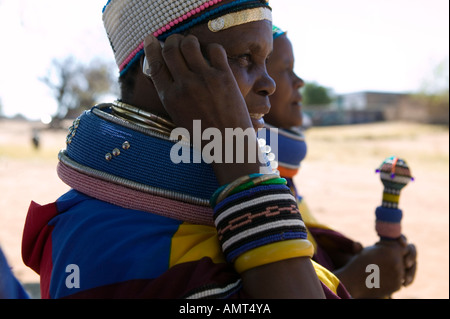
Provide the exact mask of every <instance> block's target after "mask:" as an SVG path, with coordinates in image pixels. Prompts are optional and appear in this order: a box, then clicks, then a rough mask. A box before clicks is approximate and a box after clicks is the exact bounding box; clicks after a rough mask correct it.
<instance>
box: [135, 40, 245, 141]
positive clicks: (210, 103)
mask: <svg viewBox="0 0 450 319" xmlns="http://www.w3.org/2000/svg"><path fill="white" fill-rule="evenodd" d="M144 45H145V55H146V57H145V58H146V59H147V63H148V64H147V65H148V70H144V72H145V73H146V75H147V76H148V77H149V78H150V79H151V80H152V82H153V84H154V86H155V88H156V90H157V92H158V94H159V98H160V100H161V102H162V103H163V105H164V107H165V109H166V111H167V113H168V114H169V116H170V117H171V119H172V121H173V122H174V123H175V124H176V125H177V126H179V127H184V128H186V129H188V131H190V132H192V125H193V120H201V125H202V128H203V129H205V128H210V127H214V128H217V129H219V130H220V131H221V132H222V133H223V132H224V131H225V128H237V127H240V128H243V129H244V130H245V129H247V128H251V127H252V122H251V120H250V117H249V114H248V111H247V107H246V103H245V100H244V98H243V96H242V94H241V92H240V90H239V86H238V84H237V82H236V80H235V78H234V76H233V73H232V71H231V69H230V66H229V64H228V59H227V54H226V52H225V49H224V48H223V47H222V46H221V45H219V44H209V45H208V46H207V48H206V55H207V57H206V58H205V57H204V56H203V53H202V50H201V48H200V44H199V41H198V39H197V38H196V37H195V36H192V35H188V36H182V35H178V34H177V35H172V36H170V37H169V38H168V39H167V40H166V42H165V44H164V48H161V45H160V43H159V41H158V40H157V39H156V38H155V37H154V36H152V35H150V36H148V37H147V38H146V39H145V42H144Z"/></svg>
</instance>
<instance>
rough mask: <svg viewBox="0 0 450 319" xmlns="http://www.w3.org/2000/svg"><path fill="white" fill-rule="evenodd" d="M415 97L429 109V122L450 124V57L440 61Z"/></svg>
mask: <svg viewBox="0 0 450 319" xmlns="http://www.w3.org/2000/svg"><path fill="white" fill-rule="evenodd" d="M413 98H414V99H415V100H416V101H418V102H420V103H422V104H424V105H425V106H426V107H427V110H428V116H429V118H430V119H429V122H431V123H436V124H447V125H448V124H449V58H448V57H447V58H445V59H443V60H442V61H440V62H439V63H438V64H437V65H436V66H435V67H434V68H433V70H432V72H431V74H430V75H428V76H427V78H425V80H424V81H423V84H422V87H421V89H420V91H419V93H418V94H415V95H414V96H413Z"/></svg>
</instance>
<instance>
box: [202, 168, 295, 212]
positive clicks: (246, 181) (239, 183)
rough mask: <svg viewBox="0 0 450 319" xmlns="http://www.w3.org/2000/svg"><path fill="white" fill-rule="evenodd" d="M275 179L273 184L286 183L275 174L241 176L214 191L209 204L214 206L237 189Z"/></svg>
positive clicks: (265, 183) (266, 182) (247, 187)
mask: <svg viewBox="0 0 450 319" xmlns="http://www.w3.org/2000/svg"><path fill="white" fill-rule="evenodd" d="M272 180H276V181H274V182H273V183H274V184H275V183H276V184H284V185H286V184H287V181H286V180H285V179H284V178H280V176H278V175H277V174H250V175H245V176H242V177H240V178H238V179H236V180H235V181H233V182H232V183H230V184H227V185H223V186H221V187H219V189H217V191H215V192H214V194H213V195H212V196H211V199H210V204H211V207H213V208H214V207H215V206H216V205H217V203H220V202H221V201H222V200H223V199H224V198H225V197H227V196H229V195H232V194H235V193H237V192H239V191H242V190H245V189H249V188H252V187H254V186H257V185H260V184H262V185H267V184H268V183H269V182H270V181H272Z"/></svg>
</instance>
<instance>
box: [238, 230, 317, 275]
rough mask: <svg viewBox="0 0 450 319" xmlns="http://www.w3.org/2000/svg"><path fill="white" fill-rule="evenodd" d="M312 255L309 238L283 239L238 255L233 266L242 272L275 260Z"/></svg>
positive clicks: (310, 256) (312, 249)
mask: <svg viewBox="0 0 450 319" xmlns="http://www.w3.org/2000/svg"><path fill="white" fill-rule="evenodd" d="M313 255H314V247H313V245H312V244H311V242H310V241H309V240H306V239H296V240H285V241H279V242H276V243H273V244H269V245H265V246H261V247H258V248H255V249H252V250H250V251H248V252H246V253H244V254H242V255H240V256H239V257H238V258H236V261H235V262H234V268H235V269H236V271H237V272H238V273H240V274H242V273H243V272H245V271H247V270H249V269H252V268H256V267H259V266H263V265H267V264H270V263H274V262H277V261H281V260H286V259H291V258H296V257H309V258H312V256H313Z"/></svg>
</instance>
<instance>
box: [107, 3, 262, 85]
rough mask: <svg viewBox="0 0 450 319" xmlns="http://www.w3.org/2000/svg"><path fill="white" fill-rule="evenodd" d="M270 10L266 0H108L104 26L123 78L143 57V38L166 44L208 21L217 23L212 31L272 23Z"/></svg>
mask: <svg viewBox="0 0 450 319" xmlns="http://www.w3.org/2000/svg"><path fill="white" fill-rule="evenodd" d="M257 8H259V9H258V10H251V9H257ZM261 9H263V10H261ZM270 11H271V8H270V7H269V2H268V1H267V0H235V1H225V0H184V1H181V0H109V1H108V3H107V4H106V5H105V7H104V8H103V23H104V26H105V29H106V33H107V35H108V38H109V41H110V43H111V46H112V49H113V51H114V55H115V59H116V63H117V65H118V66H119V71H120V75H121V76H123V75H124V74H125V73H126V72H127V71H128V69H129V68H130V67H131V65H133V63H134V62H136V61H139V59H140V57H141V56H142V55H143V54H144V38H145V37H146V36H147V35H148V34H149V33H153V35H154V36H155V37H157V38H158V39H159V40H160V41H165V39H167V37H169V36H170V35H172V34H175V33H183V32H185V31H187V30H189V29H190V28H192V27H194V26H196V25H199V24H202V23H208V22H209V21H215V22H212V24H211V25H214V27H212V26H210V30H212V31H213V30H214V32H217V31H221V30H225V29H227V28H230V27H232V26H237V25H240V24H243V23H248V22H253V21H260V20H270V21H271V14H270V13H269V12H270ZM221 17H222V20H221V19H220V18H221ZM222 21H223V22H222ZM222 25H223V26H222Z"/></svg>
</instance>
